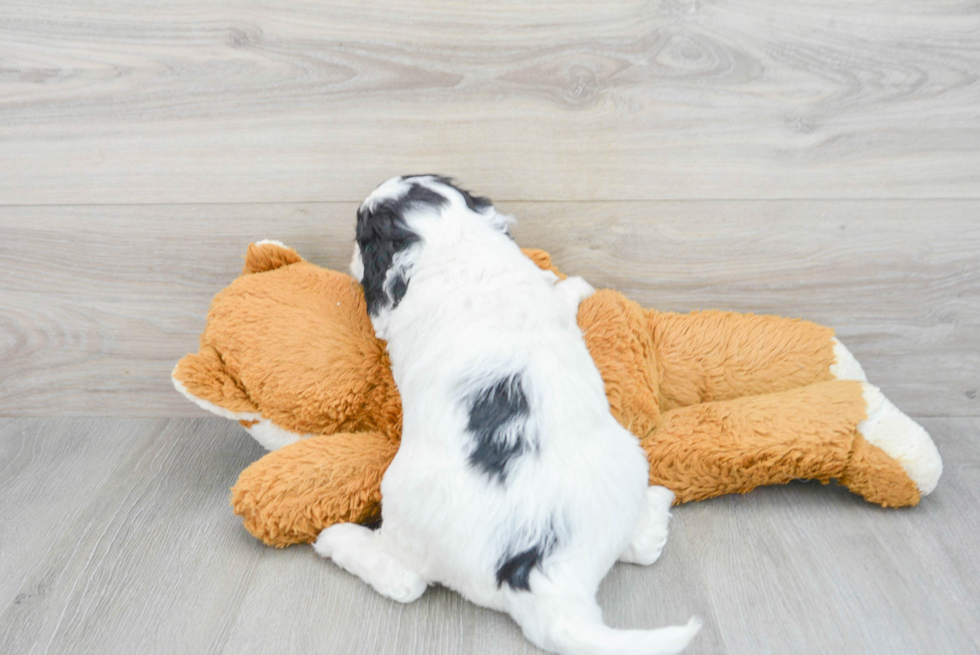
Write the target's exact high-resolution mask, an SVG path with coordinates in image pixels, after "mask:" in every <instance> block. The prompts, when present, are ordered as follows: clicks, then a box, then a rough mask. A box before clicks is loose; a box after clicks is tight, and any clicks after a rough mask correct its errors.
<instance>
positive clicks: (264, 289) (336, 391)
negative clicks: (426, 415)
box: [173, 242, 401, 450]
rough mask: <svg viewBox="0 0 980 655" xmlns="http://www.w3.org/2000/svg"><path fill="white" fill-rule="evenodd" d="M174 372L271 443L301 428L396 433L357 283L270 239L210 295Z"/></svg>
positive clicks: (179, 383) (395, 401)
mask: <svg viewBox="0 0 980 655" xmlns="http://www.w3.org/2000/svg"><path fill="white" fill-rule="evenodd" d="M284 372H288V374H286V375H284V374H283V373H284ZM173 379H174V385H175V386H176V387H177V389H178V390H179V391H181V393H183V394H184V395H186V396H187V397H188V398H190V399H191V400H192V401H194V402H195V403H197V404H198V405H200V406H202V407H204V408H205V409H207V410H209V411H211V412H214V413H216V414H219V415H221V416H226V417H227V418H232V419H235V420H238V421H240V422H241V423H242V425H243V426H245V427H246V428H247V429H248V430H249V432H251V433H252V434H253V436H255V437H256V439H258V441H259V442H260V443H262V444H263V445H264V446H265V447H266V448H268V449H270V450H273V449H275V448H279V447H281V446H283V445H286V444H288V443H292V442H294V441H296V440H297V438H298V435H312V434H330V433H336V432H360V431H373V432H379V433H381V434H383V435H385V436H386V437H388V438H389V439H391V440H393V441H397V440H398V439H399V437H400V435H401V403H400V399H399V397H398V392H397V390H396V389H395V385H394V381H393V380H392V377H391V367H390V364H389V362H388V356H387V354H386V352H385V347H384V343H383V342H381V341H378V340H377V339H376V338H375V336H374V332H373V330H372V328H371V322H370V320H369V319H368V315H367V311H366V309H365V306H364V295H363V293H362V291H361V285H359V284H358V283H357V282H356V281H355V280H354V279H353V278H352V277H350V276H349V275H346V274H344V273H339V272H336V271H331V270H328V269H324V268H320V267H318V266H314V265H312V264H309V263H308V262H306V261H304V260H303V258H302V257H300V256H299V255H298V254H296V252H295V251H294V250H291V249H289V248H286V247H284V246H283V245H282V244H280V243H277V242H260V243H254V244H252V245H250V246H249V248H248V253H247V254H246V256H245V267H244V270H243V272H242V276H241V277H239V278H238V279H237V280H235V281H234V282H233V283H232V284H231V285H230V286H229V287H228V288H227V289H224V290H223V291H222V292H221V293H219V294H218V295H217V296H215V299H214V301H213V302H212V304H211V310H210V311H209V313H208V320H207V327H206V329H205V331H204V333H203V334H202V335H201V344H200V351H199V352H198V353H197V354H193V355H188V356H186V357H184V358H183V359H182V360H180V362H179V363H178V364H177V367H176V368H175V369H174V373H173Z"/></svg>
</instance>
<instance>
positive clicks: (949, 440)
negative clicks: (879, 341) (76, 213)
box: [0, 418, 980, 655]
mask: <svg viewBox="0 0 980 655" xmlns="http://www.w3.org/2000/svg"><path fill="white" fill-rule="evenodd" d="M923 424H924V425H925V427H926V428H927V429H929V430H930V431H931V433H932V434H933V435H934V436H935V438H936V441H937V444H938V445H939V448H940V451H941V452H942V454H943V455H944V457H945V460H946V463H947V468H946V472H945V474H944V477H943V479H942V481H941V482H940V485H939V487H938V489H937V490H936V492H935V493H934V494H933V495H931V496H929V497H927V498H925V499H924V500H923V502H922V503H921V504H920V506H919V507H917V508H914V509H904V510H882V509H880V508H877V507H875V506H872V505H869V504H867V503H864V502H863V501H862V500H860V499H859V498H857V497H856V496H853V495H851V494H850V493H848V492H847V491H846V490H844V489H843V488H840V487H837V486H835V485H830V486H822V485H819V484H807V483H799V484H791V485H788V486H785V487H779V488H768V489H759V490H756V491H754V492H752V493H750V494H747V495H745V496H738V497H725V498H719V499H715V500H712V501H707V502H701V503H692V504H687V505H683V506H681V507H678V508H675V510H674V519H673V521H672V524H671V525H672V534H671V537H670V541H669V543H668V546H667V549H666V551H665V552H664V555H663V557H662V558H661V560H660V561H659V562H658V563H657V564H655V565H654V566H652V567H637V566H631V565H617V566H616V567H615V568H614V569H613V571H612V572H611V573H610V575H609V576H608V577H607V578H606V580H605V581H604V582H603V584H602V587H601V588H600V592H599V600H600V604H601V605H602V606H603V607H604V609H605V617H606V620H607V621H608V622H609V623H610V624H611V625H614V626H616V627H624V628H625V627H654V626H658V625H665V624H666V623H669V622H675V621H681V620H684V619H686V618H687V616H688V615H689V614H691V613H697V614H698V615H700V616H701V617H702V619H704V622H705V627H704V629H703V631H702V634H701V635H699V637H698V639H697V641H696V642H695V643H694V645H693V647H692V648H691V649H690V650H689V651H688V652H689V653H691V654H692V655H699V654H705V655H707V654H709V653H710V654H711V655H718V654H730V655H742V654H745V655H754V654H757V653H787V652H793V653H800V654H802V655H808V654H811V653H812V654H817V653H827V652H846V653H875V654H879V653H880V654H891V653H895V654H903V655H904V654H906V653H918V652H922V653H937V654H946V653H949V654H954V653H955V654H961V653H973V652H978V644H980V628H978V627H977V625H976V622H975V617H976V616H977V615H978V614H980V601H978V599H977V597H976V593H975V591H976V589H977V587H978V585H980V565H978V564H977V562H976V557H975V552H974V551H975V548H974V546H973V545H974V544H975V543H977V540H978V539H980V510H978V506H980V505H978V502H977V501H978V500H980V497H978V491H977V490H978V489H980V477H978V475H980V473H978V472H980V440H978V439H977V434H978V432H980V419H977V418H930V419H924V420H923ZM0 448H2V450H0V467H2V472H3V474H4V477H3V478H2V479H3V485H4V487H3V491H4V493H3V494H0V511H2V515H3V517H4V521H3V522H0V536H2V540H0V567H2V569H0V574H2V577H0V652H5V653H6V652H17V653H40V652H48V653H76V652H77V653H85V652H100V653H107V654H108V653H132V652H139V653H146V654H148V655H153V654H156V653H161V654H162V653H174V652H201V653H205V652H210V653H222V652H224V653H269V652H276V653H282V654H283V655H290V654H292V653H297V654H299V653H309V652H331V653H348V654H351V655H368V654H371V655H374V654H380V655H386V654H391V655H394V654H401V653H433V654H434V655H448V654H450V653H453V654H456V653H460V654H463V653H466V654H473V655H494V654H498V653H499V654H503V653H508V654H511V653H518V654H530V653H537V652H540V651H538V650H536V649H535V648H533V647H531V646H530V645H529V644H528V643H527V642H526V641H525V640H524V639H523V637H522V636H521V634H520V631H519V629H518V628H517V627H516V625H515V624H513V623H512V622H511V621H510V620H509V619H508V618H507V617H505V616H503V615H501V614H497V613H495V612H491V611H489V610H484V609H481V608H477V607H475V606H473V605H471V604H470V603H467V602H465V601H463V600H462V599H461V598H460V597H459V596H458V595H456V594H455V593H452V592H450V591H447V590H445V589H438V588H436V589H430V590H429V591H428V592H427V593H426V594H425V595H424V596H423V597H422V598H421V599H420V600H419V601H418V602H416V603H412V604H409V605H400V604H398V603H394V602H391V601H387V600H385V599H383V598H381V597H380V596H378V595H377V594H375V593H374V592H373V591H371V590H370V589H369V588H368V587H367V586H366V585H364V584H363V583H361V582H360V581H359V580H357V579H356V578H353V577H352V576H350V575H348V574H346V573H344V572H342V571H340V570H339V569H337V568H336V567H335V566H333V565H332V564H331V563H329V562H326V561H323V560H321V559H320V558H318V557H317V556H316V555H315V553H314V552H313V551H312V549H311V548H309V547H308V546H297V547H292V548H288V549H285V550H275V549H271V548H266V547H264V546H262V545H261V544H259V543H258V542H257V541H255V540H253V539H252V538H251V537H250V536H249V535H248V534H247V533H246V532H245V531H244V530H243V529H242V528H241V527H240V524H239V522H238V520H237V518H236V517H234V516H233V515H232V514H231V510H230V508H229V507H228V505H227V488H228V485H230V484H231V482H232V481H233V480H234V477H235V475H236V473H237V471H238V470H239V469H240V468H241V467H243V466H244V465H246V464H247V463H248V462H249V461H251V460H252V459H254V458H255V457H257V456H259V455H260V449H259V448H258V447H257V446H255V444H253V443H251V442H250V440H249V439H248V437H246V436H245V434H244V432H243V431H241V430H238V429H237V428H234V427H233V426H231V425H230V424H229V423H226V422H223V421H220V420H218V419H206V420H189V419H184V420H174V421H160V420H126V419H113V420H104V419H98V420H96V419H57V420H40V419H0ZM72 465H74V466H72ZM11 537H14V538H11Z"/></svg>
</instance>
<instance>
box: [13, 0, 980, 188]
mask: <svg viewBox="0 0 980 655" xmlns="http://www.w3.org/2000/svg"><path fill="white" fill-rule="evenodd" d="M518 7H519V8H518ZM978 29H980V14H978V13H977V12H976V5H975V3H973V2H965V1H963V0H928V1H926V0H919V1H917V2H909V3H903V4H902V5H901V7H895V5H894V3H891V2H885V1H884V0H875V1H870V2H862V3H859V4H855V3H852V2H844V1H842V0H810V1H808V2H794V3H788V4H787V3H772V2H768V1H766V0H732V1H730V2H724V3H713V2H712V3H708V2H695V1H693V0H680V1H677V2H662V3H649V2H641V1H638V0H611V1H608V2H602V3H595V2H591V1H589V0H581V1H577V2H564V3H562V4H561V5H560V8H556V6H555V5H554V3H552V2H548V1H535V2H521V3H519V5H513V6H508V5H500V4H499V3H479V4H473V3H470V4H465V5H460V4H459V3H453V2H448V1H438V0H424V1H415V2H399V3H391V2H372V3H360V2H356V3H355V2H320V3H308V2H300V1H299V0H286V1H282V2H277V3H275V5H269V4H268V3H259V2H254V1H251V0H249V1H243V2H236V3H234V4H228V3H220V4H218V5H209V6H208V7H206V8H205V7H202V6H201V5H200V3H197V2H194V1H193V0H174V1H173V2H169V3H167V5H166V6H165V7H163V6H154V8H153V10H152V12H149V11H148V10H147V8H145V7H143V6H135V5H132V4H131V3H128V2H124V1H123V0H89V1H88V2H84V3H79V2H76V1H75V0H47V1H44V2H30V3H10V2H8V3H4V4H3V6H2V7H0V48H2V50H3V57H4V65H3V70H2V73H0V143H3V159H4V166H3V167H0V202H2V203H8V204H9V203H16V204H38V203H43V204H74V203H161V202H261V201H312V200H348V201H353V200H359V199H360V198H362V197H363V196H364V195H365V194H366V193H367V192H368V191H369V190H370V189H371V188H372V187H373V186H374V184H376V183H377V182H378V181H379V180H380V179H383V178H385V177H387V176H388V175H392V174H398V173H403V172H406V171H415V170H435V171H439V172H445V173H451V174H456V175H459V176H461V177H463V178H464V179H466V180H467V181H469V182H470V183H471V184H473V185H474V186H477V187H479V188H481V189H483V190H485V191H486V192H487V193H488V194H489V195H490V196H491V197H495V198H498V199H512V200H516V199H522V200H596V199H603V200H619V199H633V200H649V199H670V198H697V199H702V198H813V197H819V198H835V197H848V198H895V197H902V198H905V197H918V198H932V197H944V198H953V197H977V196H978V192H980V115H978V113H977V109H976V108H977V107H978V106H980V78H978V77H977V75H976V71H977V70H978V69H980V41H978V39H977V33H978Z"/></svg>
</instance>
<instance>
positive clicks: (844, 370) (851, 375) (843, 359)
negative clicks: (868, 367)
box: [830, 337, 868, 382]
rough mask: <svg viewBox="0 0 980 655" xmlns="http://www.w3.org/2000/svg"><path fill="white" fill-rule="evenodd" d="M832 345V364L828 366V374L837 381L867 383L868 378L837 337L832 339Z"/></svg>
mask: <svg viewBox="0 0 980 655" xmlns="http://www.w3.org/2000/svg"><path fill="white" fill-rule="evenodd" d="M831 341H832V342H833V343H834V358H835V359H834V363H833V364H831V365H830V374H831V375H833V376H834V377H835V378H837V379H838V380H858V381H860V382H867V381H868V377H867V376H866V375H865V374H864V369H863V368H861V364H860V363H859V362H858V360H857V359H855V358H854V355H852V354H851V351H850V350H848V349H847V348H845V347H844V344H842V343H841V342H840V341H838V340H837V337H833V338H832V339H831Z"/></svg>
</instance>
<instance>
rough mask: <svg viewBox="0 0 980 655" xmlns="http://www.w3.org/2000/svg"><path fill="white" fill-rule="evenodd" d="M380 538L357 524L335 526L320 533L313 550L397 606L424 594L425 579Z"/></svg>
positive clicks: (377, 534) (378, 534)
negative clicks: (397, 603)
mask: <svg viewBox="0 0 980 655" xmlns="http://www.w3.org/2000/svg"><path fill="white" fill-rule="evenodd" d="M381 529H382V530H383V529H384V527H383V526H382V528H381ZM380 537H381V535H380V530H379V531H372V530H370V529H368V528H365V527H364V526H363V525H358V524H356V523H338V524H336V525H332V526H330V527H329V528H326V529H325V530H323V531H322V532H321V533H320V536H319V537H317V539H316V541H315V542H314V543H313V549H314V550H316V552H317V553H318V554H319V555H320V556H322V557H329V558H330V559H332V560H333V561H334V562H335V563H336V564H337V566H339V567H340V568H342V569H344V570H345V571H348V572H349V573H353V574H354V575H356V576H357V577H359V578H360V579H361V580H364V582H366V583H368V584H369V585H371V586H372V587H374V589H375V590H376V591H377V592H378V593H379V594H381V595H382V596H387V597H388V598H391V599H392V600H397V601H398V602H400V603H410V602H412V601H413V600H416V599H417V598H418V597H419V596H421V595H422V593H423V592H424V591H425V588H426V586H427V584H426V582H425V580H423V579H422V577H421V576H420V575H419V574H418V573H416V572H415V571H412V570H411V569H410V568H408V567H407V566H405V565H404V564H402V563H401V562H400V561H399V560H398V559H397V558H396V557H395V556H394V555H393V554H392V553H391V552H390V551H389V550H388V549H387V548H386V547H385V545H384V543H383V542H382V541H381V538H380Z"/></svg>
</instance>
